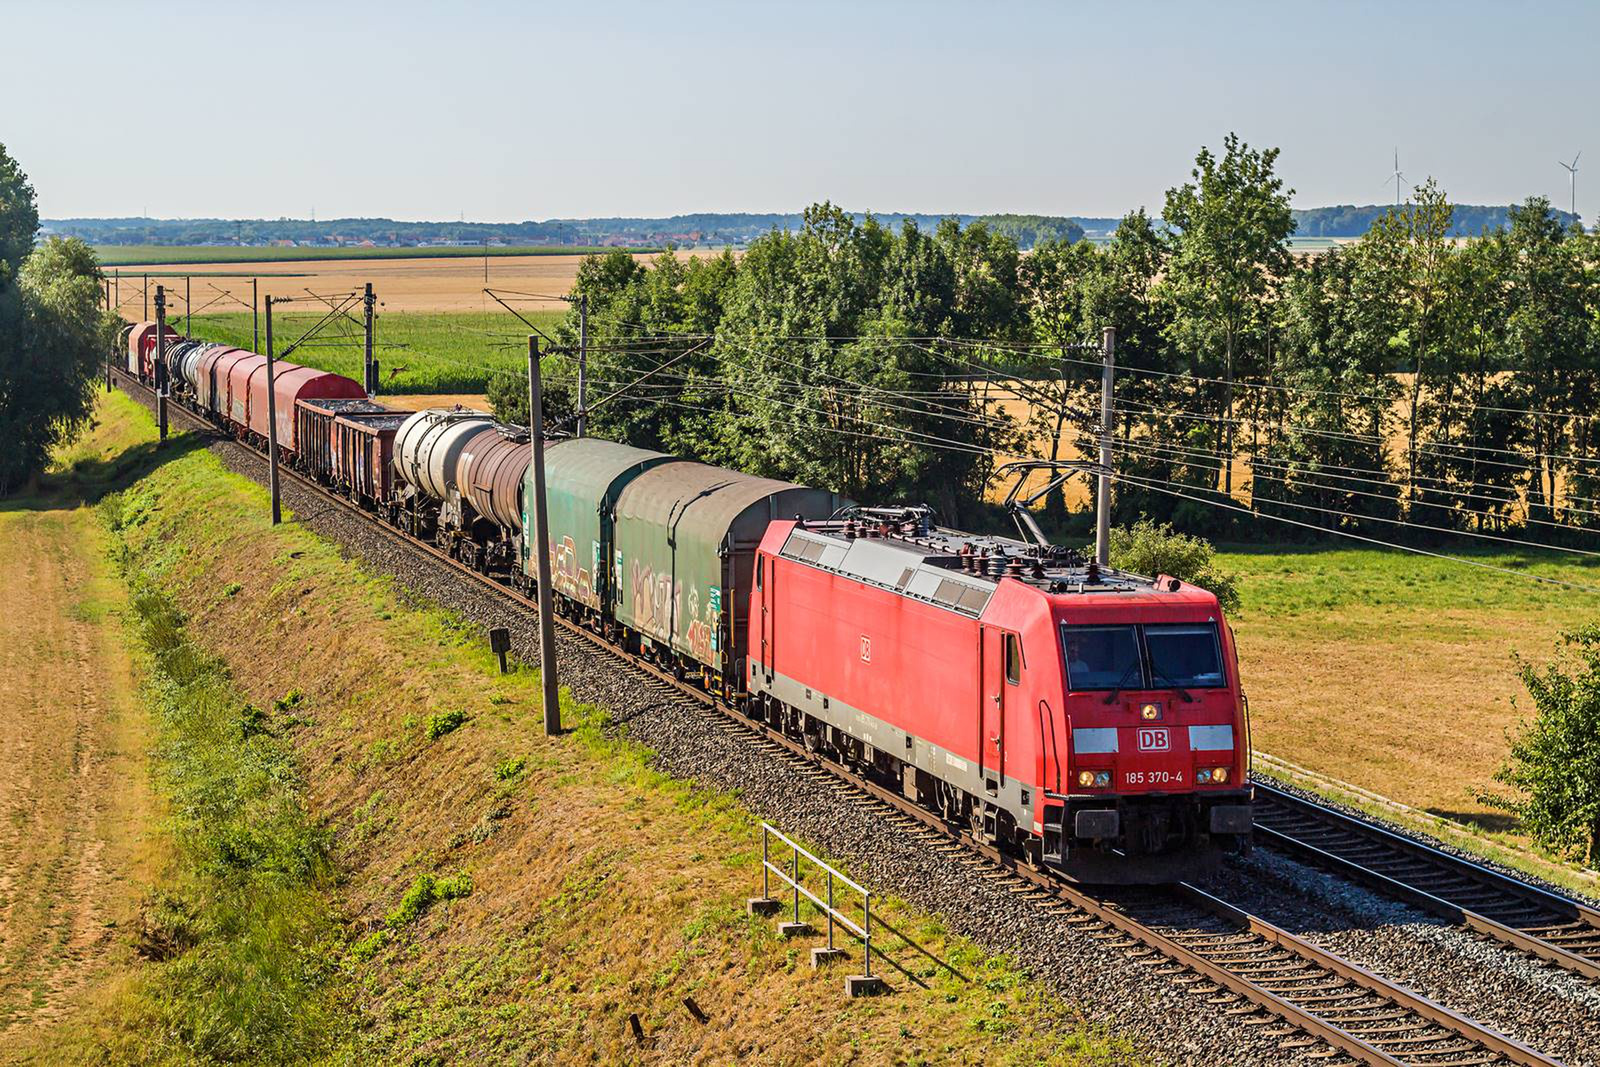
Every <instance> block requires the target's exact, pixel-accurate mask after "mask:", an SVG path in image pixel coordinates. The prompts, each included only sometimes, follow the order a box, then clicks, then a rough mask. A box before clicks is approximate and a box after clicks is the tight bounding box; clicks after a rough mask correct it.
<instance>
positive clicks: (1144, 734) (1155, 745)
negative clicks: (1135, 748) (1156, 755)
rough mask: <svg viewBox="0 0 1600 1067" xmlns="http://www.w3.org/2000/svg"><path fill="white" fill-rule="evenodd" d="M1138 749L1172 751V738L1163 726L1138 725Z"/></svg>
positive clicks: (1143, 750)
mask: <svg viewBox="0 0 1600 1067" xmlns="http://www.w3.org/2000/svg"><path fill="white" fill-rule="evenodd" d="M1139 751H1140V752H1170V751H1172V738H1171V737H1170V736H1168V734H1167V731H1166V729H1165V728H1164V727H1160V728H1157V727H1149V726H1145V727H1140V729H1139Z"/></svg>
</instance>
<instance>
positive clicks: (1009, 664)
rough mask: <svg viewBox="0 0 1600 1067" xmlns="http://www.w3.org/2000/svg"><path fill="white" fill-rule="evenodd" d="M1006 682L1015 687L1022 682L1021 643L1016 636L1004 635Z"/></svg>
mask: <svg viewBox="0 0 1600 1067" xmlns="http://www.w3.org/2000/svg"><path fill="white" fill-rule="evenodd" d="M1005 644H1006V681H1008V682H1010V683H1011V684H1012V685H1016V684H1017V683H1018V682H1020V681H1022V641H1021V639H1019V638H1018V637H1017V635H1016V634H1006V640H1005Z"/></svg>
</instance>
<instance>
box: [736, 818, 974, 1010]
mask: <svg viewBox="0 0 1600 1067" xmlns="http://www.w3.org/2000/svg"><path fill="white" fill-rule="evenodd" d="M774 838H776V839H777V840H778V841H780V842H782V843H783V844H784V845H786V846H787V847H788V849H789V856H788V857H787V859H788V864H787V867H785V866H783V865H780V864H778V863H774V862H773V860H772V841H773V839H774ZM802 857H803V858H804V859H806V860H807V861H809V863H810V865H811V867H812V870H813V871H814V872H815V873H817V874H820V875H821V876H822V881H823V888H822V891H823V893H824V895H823V896H820V897H819V896H818V895H817V894H816V893H814V892H812V891H811V890H810V889H808V888H807V887H806V886H805V885H804V884H803V883H804V874H805V873H806V872H805V871H803V869H802V868H801V865H800V860H801V858H802ZM773 875H776V876H777V877H778V878H779V879H780V880H781V881H782V883H783V884H784V885H787V886H788V887H789V890H790V896H791V899H792V907H793V912H794V917H793V919H792V921H793V922H794V923H795V924H797V925H798V924H801V923H802V920H801V917H800V898H801V897H804V898H805V899H806V900H808V901H810V903H811V905H812V906H813V907H814V908H816V910H817V912H818V913H819V914H821V915H823V916H825V917H826V919H827V922H828V946H827V951H828V953H829V954H830V955H832V954H833V953H835V952H839V951H840V950H839V949H838V948H837V947H836V946H835V945H834V927H835V926H836V925H837V926H838V927H841V928H843V930H844V931H845V933H847V934H848V935H850V936H851V937H853V938H855V939H856V940H857V941H859V942H861V946H862V955H861V974H862V977H863V978H867V979H870V978H871V977H872V961H873V954H874V945H873V936H874V935H873V930H874V928H875V927H876V928H878V929H881V930H883V931H885V932H887V933H889V934H891V935H893V936H894V937H895V938H897V939H898V940H899V941H900V942H902V943H903V944H904V946H905V947H906V948H909V949H911V950H913V951H915V952H917V953H918V954H919V955H922V956H924V957H926V958H927V959H929V960H930V961H932V962H933V963H934V964H936V965H937V966H939V967H940V968H942V969H943V970H945V971H948V972H949V973H950V974H952V975H954V976H955V977H956V978H959V979H960V980H961V981H963V982H971V981H972V979H970V978H968V977H967V976H966V975H964V974H962V973H961V972H960V971H958V970H956V969H955V968H954V967H952V966H950V964H948V963H946V962H945V961H944V960H942V959H940V958H939V957H938V956H935V955H934V954H933V953H932V952H929V951H928V950H927V949H925V948H923V947H922V946H921V945H919V944H917V943H916V942H915V941H913V940H912V939H911V938H909V937H907V936H906V935H905V934H904V933H902V932H901V931H900V930H898V929H896V928H895V927H894V926H892V925H890V923H889V922H888V920H886V919H884V918H883V916H882V915H881V914H879V915H874V914H873V912H872V890H870V889H868V888H867V887H866V886H864V885H862V884H861V883H860V882H857V881H855V880H854V879H852V878H850V877H849V876H848V875H846V874H844V873H842V872H840V871H838V870H835V869H834V868H833V867H832V866H830V865H829V864H827V863H826V862H824V861H823V860H821V859H819V858H818V857H817V856H816V855H815V854H814V853H812V852H810V851H809V850H807V849H805V848H803V847H802V846H801V845H800V844H798V843H797V842H796V841H795V840H794V839H793V838H790V837H789V836H787V835H786V834H784V833H783V831H781V830H779V829H778V828H777V827H775V826H773V825H772V824H771V823H767V822H763V823H762V824H761V896H762V899H764V900H773V899H774V898H773V896H772V876H773ZM840 884H843V885H844V886H847V887H848V888H850V889H852V890H854V891H855V892H856V893H858V894H860V896H861V917H862V921H861V922H859V923H858V922H856V921H855V920H854V919H853V918H851V917H850V915H848V914H846V913H845V911H844V910H842V909H841V908H840V907H839V906H838V902H837V900H836V897H835V889H836V887H837V886H838V885H840ZM876 954H877V958H878V959H879V960H880V961H881V962H883V963H887V964H888V965H889V966H891V967H893V968H894V969H895V970H897V971H899V972H900V973H901V974H903V975H905V976H906V977H907V978H908V979H910V980H911V981H913V982H915V983H916V984H917V985H919V986H921V987H922V988H923V989H927V988H928V983H926V982H924V981H923V980H922V979H921V978H920V977H919V976H917V975H915V974H913V973H912V972H910V971H909V970H907V969H906V968H905V967H904V966H902V965H901V964H900V963H899V962H898V961H897V960H895V959H894V957H893V956H891V955H890V954H889V953H888V952H885V951H884V950H883V948H882V945H881V940H880V944H879V945H878V946H877V948H876Z"/></svg>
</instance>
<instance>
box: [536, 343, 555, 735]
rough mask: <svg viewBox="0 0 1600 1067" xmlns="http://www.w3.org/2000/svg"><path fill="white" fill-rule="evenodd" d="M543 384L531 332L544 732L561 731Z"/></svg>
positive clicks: (540, 673)
mask: <svg viewBox="0 0 1600 1067" xmlns="http://www.w3.org/2000/svg"><path fill="white" fill-rule="evenodd" d="M543 394H544V386H543V382H541V381H540V378H539V338H538V337H536V336H534V335H533V334H531V333H530V334H529V335H528V439H529V441H530V442H531V443H532V445H533V554H534V561H535V573H536V574H537V576H538V582H539V589H538V595H539V680H540V682H542V683H543V686H544V732H545V734H546V735H550V736H553V735H555V734H559V733H560V732H561V702H560V688H559V687H558V686H557V684H556V618H555V598H554V597H553V596H552V595H551V591H550V533H549V521H548V516H547V515H546V513H545V500H544V414H543V412H542V411H541V410H540V404H541V403H543V400H544V395H543Z"/></svg>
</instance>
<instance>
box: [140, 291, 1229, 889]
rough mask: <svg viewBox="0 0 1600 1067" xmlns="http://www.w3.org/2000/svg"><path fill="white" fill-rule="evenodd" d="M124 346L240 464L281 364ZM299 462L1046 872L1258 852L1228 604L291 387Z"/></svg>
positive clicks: (610, 445)
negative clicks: (534, 486)
mask: <svg viewBox="0 0 1600 1067" xmlns="http://www.w3.org/2000/svg"><path fill="white" fill-rule="evenodd" d="M156 333H157V328H156V326H155V324H153V323H140V324H137V325H135V326H134V327H132V328H131V329H130V331H129V332H128V339H127V343H128V370H129V372H130V373H131V374H134V375H137V376H138V377H139V378H140V379H142V380H144V381H146V382H152V381H153V380H154V378H155V374H156V362H157V359H158V355H157V352H158V348H161V349H164V353H163V354H162V355H161V356H160V357H159V358H163V359H164V360H165V364H166V370H165V374H166V377H165V380H166V382H167V383H168V389H169V393H170V395H171V396H172V397H173V398H174V399H175V400H176V401H177V402H179V403H182V404H184V405H186V406H187V407H189V408H190V409H191V410H193V411H194V412H196V413H197V414H199V415H201V416H203V417H205V418H206V419H208V420H209V421H210V422H212V423H213V424H214V425H216V426H217V427H218V428H219V429H221V430H222V431H224V432H226V433H229V434H231V435H233V436H234V437H236V438H239V439H240V440H244V441H247V442H250V443H253V444H258V445H259V444H261V443H262V442H263V441H264V439H265V437H266V435H267V383H266V374H265V363H266V360H265V357H263V356H259V355H256V354H254V353H250V352H245V351H243V350H240V349H237V348H231V347H229V346H226V345H218V344H204V343H197V342H191V341H182V340H181V339H178V338H176V337H173V336H170V335H169V336H168V337H167V339H166V341H165V343H164V344H162V345H159V346H158V344H157V340H158V339H157V336H156ZM274 393H275V396H274V398H273V399H274V401H275V406H276V412H275V413H276V418H277V440H278V446H279V449H280V455H281V459H282V461H283V462H285V463H287V464H289V465H292V466H293V467H295V468H296V469H298V470H300V471H302V472H304V473H305V474H306V475H308V476H310V477H312V478H314V479H316V480H317V481H319V482H321V483H322V484H323V485H325V486H328V487H330V488H331V489H334V490H335V491H337V492H340V493H342V494H344V495H346V496H348V497H349V498H350V499H352V500H354V501H356V502H357V503H359V504H360V505H362V506H363V507H365V508H367V509H368V510H370V511H372V512H374V513H375V514H376V515H377V516H379V517H380V518H381V519H382V520H383V521H386V522H388V523H390V524H393V525H395V526H397V527H399V528H401V529H403V530H405V531H406V532H407V533H409V534H411V535H413V536H415V537H418V538H422V539H425V540H429V541H432V542H433V543H435V544H437V545H439V546H440V547H442V548H444V549H445V550H447V551H448V552H449V553H450V555H451V556H452V557H454V558H456V559H459V560H461V561H462V562H463V563H466V564H468V565H470V566H471V567H473V568H474V569H476V570H478V571H481V572H483V573H484V574H487V575H490V576H493V577H495V578H498V579H499V580H501V581H504V582H507V583H509V584H511V585H513V586H515V587H517V588H518V589H520V590H524V591H527V590H530V589H531V588H532V586H533V574H534V572H535V564H536V562H537V560H536V558H535V557H534V556H533V553H534V552H536V551H544V552H548V553H549V556H550V564H551V584H552V587H553V589H552V591H553V593H554V600H555V603H556V605H557V608H558V610H560V611H561V612H562V613H563V614H564V615H566V616H567V617H568V618H570V619H572V620H573V621H575V622H577V623H579V624H581V625H584V626H587V627H589V628H591V629H593V630H595V631H597V632H599V633H601V634H603V635H605V636H607V637H608V638H610V639H612V640H613V641H616V642H619V643H621V644H622V645H623V646H624V647H626V648H627V649H628V650H629V651H630V652H631V653H633V654H635V655H638V656H640V657H643V658H645V659H647V660H649V661H650V662H652V663H655V664H656V665H658V666H660V667H662V668H664V669H667V670H670V671H671V672H673V673H674V674H675V675H676V676H678V677H680V678H690V679H692V680H693V681H695V682H696V683H697V684H698V685H700V686H702V687H704V689H705V690H707V691H708V692H711V693H713V694H715V695H717V696H718V697H719V698H720V699H722V700H723V701H725V702H727V703H728V704H731V705H732V706H734V707H737V708H739V709H741V710H742V711H743V713H744V714H746V715H747V716H749V717H751V718H753V719H757V720H760V721H762V722H764V723H766V724H767V725H769V726H770V727H772V728H774V729H778V730H781V731H783V732H785V733H786V734H788V735H789V736H791V737H793V738H795V739H797V740H803V741H804V743H805V744H806V746H807V747H809V748H810V749H812V750H813V751H816V752H817V753H819V754H821V755H824V756H826V757H828V758H831V759H834V760H836V761H840V762H842V763H844V764H846V765H847V766H849V767H850V768H852V769H853V770H855V771H856V772H857V773H859V774H861V775H864V776H867V777H870V778H872V779H873V780H875V781H878V782H880V783H882V784H885V785H887V786H889V787H891V788H894V789H898V790H900V791H902V792H903V793H904V795H906V796H907V797H910V798H913V799H915V800H916V801H917V802H919V803H921V804H923V805H925V806H926V807H927V808H929V809H931V810H933V811H935V812H937V813H939V814H940V815H942V816H943V818H944V819H946V820H947V821H948V822H949V823H951V824H953V825H956V826H959V827H961V828H963V829H965V830H967V831H969V832H970V833H971V834H972V835H973V836H974V837H976V838H978V839H980V840H982V841H985V842H988V843H990V844H993V845H995V846H997V847H1000V848H1002V849H1005V850H1007V851H1010V852H1012V853H1014V854H1016V855H1018V856H1019V857H1020V858H1021V859H1022V860H1023V861H1025V862H1028V863H1032V864H1035V865H1037V866H1040V867H1044V868H1049V869H1053V870H1057V871H1059V872H1061V873H1063V874H1065V875H1066V876H1069V877H1072V878H1075V879H1078V880H1082V881H1094V882H1150V881H1168V880H1172V879H1178V878H1185V877H1189V876H1191V875H1193V874H1194V873H1195V872H1196V870H1197V869H1198V868H1201V867H1203V866H1205V865H1208V864H1209V863H1211V862H1214V860H1215V859H1216V857H1217V856H1218V855H1220V854H1221V853H1222V852H1224V851H1240V850H1245V849H1248V848H1249V846H1250V839H1251V829H1252V817H1251V797H1252V794H1251V790H1250V787H1249V784H1248V780H1247V777H1246V773H1247V770H1248V766H1247V765H1248V760H1249V752H1250V745H1249V728H1248V720H1247V716H1246V708H1245V702H1244V696H1243V691H1242V689H1241V687H1240V682H1239V667H1238V659H1237V656H1236V655H1235V650H1234V639H1233V632H1232V630H1231V629H1230V628H1229V626H1228V625H1227V622H1226V620H1225V619H1224V618H1223V615H1222V612H1221V610H1220V608H1219V606H1218V603H1217V599H1216V597H1215V596H1213V595H1212V594H1211V593H1209V592H1207V591H1206V590H1204V589H1201V588H1198V587H1196V586H1193V585H1190V584H1188V583H1186V582H1183V581H1179V580H1178V579H1176V578H1172V577H1170V576H1165V575H1162V576H1158V577H1155V578H1146V577H1140V576H1137V575H1133V574H1128V573H1123V572H1119V571H1115V570H1109V569H1100V568H1097V567H1096V566H1095V565H1094V564H1093V563H1092V562H1088V561H1085V560H1082V559H1079V558H1078V557H1077V555H1076V554H1075V553H1072V552H1069V551H1065V550H1062V549H1060V548H1055V547H1051V546H1049V545H1046V544H1042V543H1037V544H1030V543H1027V542H1023V541H1017V540H1012V539H1009V538H1004V537H996V536H987V535H982V536H980V535H974V534H967V533H961V532H959V531H955V530H950V529H945V528H942V527H940V526H938V525H937V523H936V522H935V521H934V517H933V515H932V514H931V513H930V512H929V511H928V510H927V509H926V508H922V507H862V506H858V505H855V504H852V503H850V502H849V501H845V500H841V499H840V498H839V497H838V496H836V495H835V494H833V493H831V492H828V491H825V490H821V489H814V488H808V487H806V486H801V485H794V484H790V483H787V482H781V481H774V480H771V479H765V478H755V477H751V476H749V475H745V474H741V473H738V472H735V471H729V470H722V469H719V468H716V467H712V466H708V465H706V464H704V463H698V462H691V461H688V460H683V459H679V458H677V457H674V456H670V455H666V454H663V453H659V452H653V451H649V450H645V449H640V448H634V447H631V446H629V445H624V444H618V443H615V442H612V441H605V440H600V439H597V438H593V437H584V438H574V439H563V440H555V441H552V442H550V443H549V444H548V446H547V448H546V453H545V455H546V500H547V511H548V515H549V538H548V542H549V543H548V544H546V545H543V546H537V545H533V544H530V543H529V542H530V537H529V533H528V531H529V530H530V529H531V525H532V524H531V522H530V521H529V515H528V509H529V503H530V497H531V484H530V483H531V472H530V470H529V465H530V457H531V451H532V449H531V444H530V442H529V438H528V432H527V430H526V429H524V428H521V427H514V426H506V425H503V424H500V423H498V422H496V421H495V420H494V419H493V418H492V417H491V416H489V415H488V414H485V413H483V412H479V411H472V410H467V409H462V408H456V409H450V410H444V409H435V410H428V411H420V412H415V413H410V412H401V411H392V410H389V409H386V408H384V407H382V406H381V405H378V404H375V403H373V402H372V400H371V398H369V397H368V396H367V395H366V394H365V392H364V390H363V389H362V387H361V386H360V385H359V384H358V383H356V382H354V381H351V380H350V379H348V378H344V377H341V376H339V375H336V374H327V373H324V372H322V371H317V370H314V369H312V368H306V367H299V366H296V365H294V364H291V363H287V362H284V361H281V360H280V361H277V364H276V367H275V380H274Z"/></svg>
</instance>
